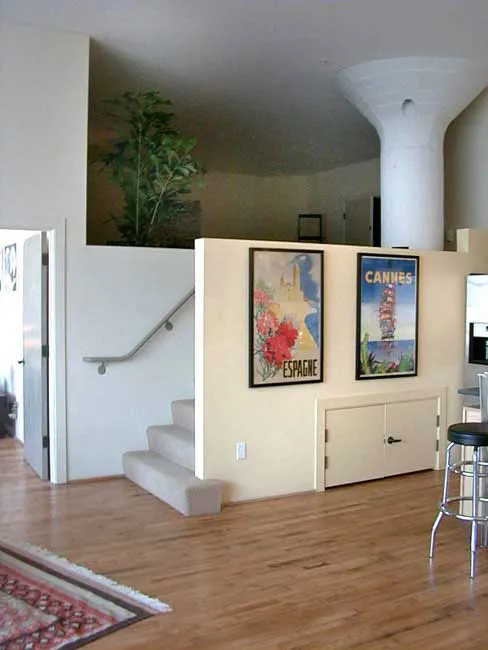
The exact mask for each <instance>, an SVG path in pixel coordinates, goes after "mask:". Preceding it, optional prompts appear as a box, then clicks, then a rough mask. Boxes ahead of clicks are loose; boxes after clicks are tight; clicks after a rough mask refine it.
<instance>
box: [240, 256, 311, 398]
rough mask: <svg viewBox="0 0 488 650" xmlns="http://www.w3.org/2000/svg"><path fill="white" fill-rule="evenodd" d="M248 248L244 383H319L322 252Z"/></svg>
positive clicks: (251, 384) (256, 384)
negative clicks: (247, 324)
mask: <svg viewBox="0 0 488 650" xmlns="http://www.w3.org/2000/svg"><path fill="white" fill-rule="evenodd" d="M249 252H250V259H249V267H250V269H249V270H250V273H249V288H250V290H249V386H250V387H251V388H258V387H263V386H276V385H280V386H283V385H289V384H306V383H311V382H321V381H322V380H323V318H324V317H323V282H324V256H323V252H322V251H315V250H299V249H280V248H272V249H267V248H251V249H250V251H249Z"/></svg>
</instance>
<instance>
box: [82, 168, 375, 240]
mask: <svg viewBox="0 0 488 650" xmlns="http://www.w3.org/2000/svg"><path fill="white" fill-rule="evenodd" d="M379 173H380V168H379V160H370V161H367V162H364V163H358V164H355V165H348V166H347V167H339V168H337V169H333V170H331V171H329V172H324V173H321V174H314V175H312V176H249V175H242V174H226V173H222V172H209V173H208V174H206V176H205V178H204V186H203V187H201V188H199V187H196V188H195V190H194V192H193V194H192V198H194V199H195V200H200V201H201V218H202V228H201V234H202V237H226V238H236V239H246V238H253V239H257V238H260V239H269V240H275V241H296V240H297V217H298V215H299V214H300V213H307V212H317V213H320V214H323V215H324V227H325V236H326V240H327V241H328V242H332V243H342V241H343V220H342V214H343V210H344V200H345V199H346V198H352V197H358V196H370V195H374V194H379V189H380V180H379ZM119 204H120V193H119V192H118V190H117V188H116V187H115V186H114V185H113V184H111V183H110V182H109V180H108V178H107V177H106V176H105V175H103V174H101V173H100V170H99V169H98V168H96V167H94V166H90V167H89V168H88V202H87V242H88V243H91V244H105V243H106V242H107V240H110V239H117V238H118V235H117V232H116V229H115V227H114V225H113V222H111V221H110V212H111V211H112V210H114V208H115V209H116V207H117V206H118V205H119Z"/></svg>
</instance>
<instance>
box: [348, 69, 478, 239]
mask: <svg viewBox="0 0 488 650" xmlns="http://www.w3.org/2000/svg"><path fill="white" fill-rule="evenodd" d="M486 79H488V76H487V75H485V71H484V70H481V69H480V68H478V67H476V66H474V65H473V64H472V63H471V62H470V61H467V60H465V59H450V58H449V59H448V58H423V57H407V58H400V59H386V60H378V61H370V62H368V63H362V64H360V65H357V66H355V67H353V68H348V69H347V70H344V71H343V72H341V73H340V75H339V83H340V85H341V88H342V90H343V92H344V94H345V95H346V97H348V99H349V100H350V101H351V102H352V103H353V104H354V105H355V106H356V107H357V108H358V109H359V110H360V111H361V112H362V113H363V115H364V116H365V117H366V118H367V119H369V121H370V122H371V123H372V124H373V125H374V126H375V127H376V129H377V131H378V134H379V136H380V140H381V243H382V246H388V247H389V246H408V247H410V248H417V249H419V248H420V249H439V250H442V248H443V247H444V160H443V146H444V134H445V130H446V128H447V126H448V124H449V122H451V120H453V119H454V117H456V115H458V113H459V112H460V111H461V110H462V109H463V108H464V107H465V106H467V104H468V103H469V102H470V101H472V100H473V99H474V98H475V97H476V95H477V94H478V93H480V92H481V91H482V90H483V88H484V87H485V85H486Z"/></svg>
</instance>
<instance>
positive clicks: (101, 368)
mask: <svg viewBox="0 0 488 650" xmlns="http://www.w3.org/2000/svg"><path fill="white" fill-rule="evenodd" d="M194 295H195V289H194V288H193V289H192V290H191V291H189V292H188V293H187V294H186V296H184V297H183V298H182V299H181V300H180V301H179V302H178V303H177V304H176V305H175V306H174V307H173V309H171V310H170V311H169V312H168V313H167V314H166V315H165V316H163V318H161V320H160V321H159V322H158V323H156V325H155V326H154V327H153V328H152V330H151V331H149V332H148V333H147V334H146V335H145V336H143V337H142V339H141V340H140V341H139V343H137V344H136V345H134V347H133V348H132V350H129V352H127V353H126V354H121V355H120V356H118V357H83V361H85V362H86V363H98V368H97V371H98V374H99V375H104V374H105V373H106V372H107V364H108V363H120V362H121V361H128V360H129V359H132V357H133V356H134V355H135V354H136V353H137V352H139V350H140V349H141V348H142V347H143V346H144V345H146V343H147V342H148V341H149V340H150V339H152V337H153V336H154V335H155V334H157V332H159V330H160V329H161V328H162V327H164V328H166V329H167V330H168V332H170V331H171V330H172V329H173V323H172V322H171V320H172V318H173V316H175V315H176V314H177V313H178V312H179V311H180V309H181V308H182V307H184V305H186V303H187V302H189V301H190V300H191V299H192V297H193V296H194Z"/></svg>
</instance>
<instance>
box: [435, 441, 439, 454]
mask: <svg viewBox="0 0 488 650" xmlns="http://www.w3.org/2000/svg"><path fill="white" fill-rule="evenodd" d="M435 450H436V451H439V440H436V441H435Z"/></svg>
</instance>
